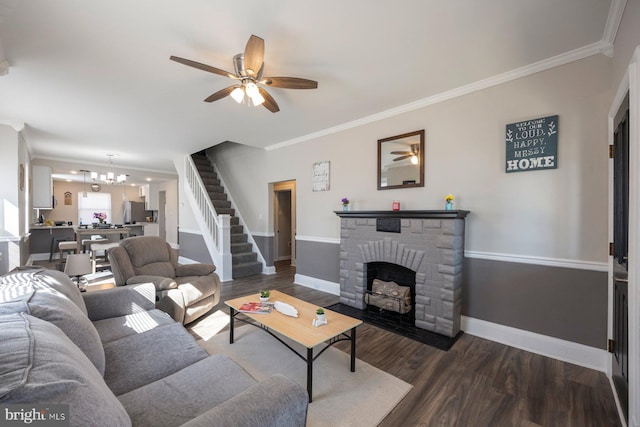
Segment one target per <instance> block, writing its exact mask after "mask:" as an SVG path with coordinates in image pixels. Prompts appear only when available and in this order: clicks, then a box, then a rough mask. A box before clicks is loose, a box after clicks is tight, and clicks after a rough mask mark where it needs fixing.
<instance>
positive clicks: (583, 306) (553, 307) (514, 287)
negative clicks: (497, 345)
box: [296, 241, 607, 349]
mask: <svg viewBox="0 0 640 427" xmlns="http://www.w3.org/2000/svg"><path fill="white" fill-rule="evenodd" d="M296 246H297V257H296V261H297V267H296V272H297V273H298V274H302V275H305V276H309V277H314V278H318V279H322V280H327V281H329V282H334V283H339V282H340V279H339V254H340V245H339V244H336V243H322V242H309V241H298V242H297V245H296ZM462 315H464V316H468V317H472V318H475V319H480V320H485V321H487V322H491V323H496V324H500V325H505V326H510V327H513V328H517V329H522V330H525V331H529V332H535V333H538V334H542V335H546V336H551V337H555V338H559V339H562V340H566V341H571V342H576V343H580V344H584V345H587V346H590V347H596V348H599V349H604V348H605V347H606V341H607V273H606V272H600V271H590V270H579V269H572V268H562V267H549V266H541V265H533V264H522V263H514V262H504V261H491V260H484V259H477V258H465V260H464V264H463V284H462Z"/></svg>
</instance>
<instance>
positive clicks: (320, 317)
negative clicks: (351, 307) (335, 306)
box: [316, 314, 327, 323]
mask: <svg viewBox="0 0 640 427" xmlns="http://www.w3.org/2000/svg"><path fill="white" fill-rule="evenodd" d="M316 319H318V322H321V323H325V322H326V321H327V318H326V315H325V314H316Z"/></svg>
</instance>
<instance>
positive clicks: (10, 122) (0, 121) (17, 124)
mask: <svg viewBox="0 0 640 427" xmlns="http://www.w3.org/2000/svg"><path fill="white" fill-rule="evenodd" d="M0 125H5V126H9V127H11V128H13V130H15V131H16V132H22V131H23V130H24V122H21V121H20V120H15V119H6V118H0Z"/></svg>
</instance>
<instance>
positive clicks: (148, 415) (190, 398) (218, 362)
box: [118, 355, 256, 427]
mask: <svg viewBox="0 0 640 427" xmlns="http://www.w3.org/2000/svg"><path fill="white" fill-rule="evenodd" d="M186 384H188V387H185V385H186ZM254 384H256V380H254V379H253V378H252V377H251V376H250V375H249V374H248V373H247V372H246V371H245V370H244V369H242V368H241V367H240V366H239V365H238V364H236V363H235V362H233V361H232V360H231V359H229V358H228V357H226V356H223V355H214V356H210V357H207V358H206V359H203V360H200V361H199V362H196V363H194V364H193V365H190V366H187V367H186V368H184V369H182V370H180V371H178V372H176V373H174V374H171V375H169V376H167V377H165V378H161V379H159V380H158V381H155V382H152V383H150V384H147V385H145V386H143V387H140V388H138V389H135V390H132V391H130V392H129V393H126V394H123V395H121V396H118V399H119V400H120V402H122V404H123V406H124V407H125V409H126V410H127V413H128V414H129V416H130V417H131V420H132V422H133V424H134V425H152V426H154V427H158V426H177V425H181V424H184V423H185V422H187V421H189V420H191V419H192V418H194V417H196V416H198V415H200V414H202V413H204V412H206V411H208V410H209V409H211V408H212V407H214V406H216V405H219V404H220V403H222V402H224V401H226V400H228V399H230V398H232V397H233V396H235V395H236V394H238V393H241V392H242V391H244V390H245V389H247V388H249V387H251V386H253V385H254ZM176 390H180V392H179V393H176ZM232 424H233V423H230V424H228V425H232Z"/></svg>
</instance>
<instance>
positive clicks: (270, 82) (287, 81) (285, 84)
mask: <svg viewBox="0 0 640 427" xmlns="http://www.w3.org/2000/svg"><path fill="white" fill-rule="evenodd" d="M260 83H262V84H264V85H267V86H273V87H281V88H284V89H316V88H317V87H318V82H316V81H314V80H307V79H301V78H299V77H265V78H264V79H262V80H261V81H260Z"/></svg>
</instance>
